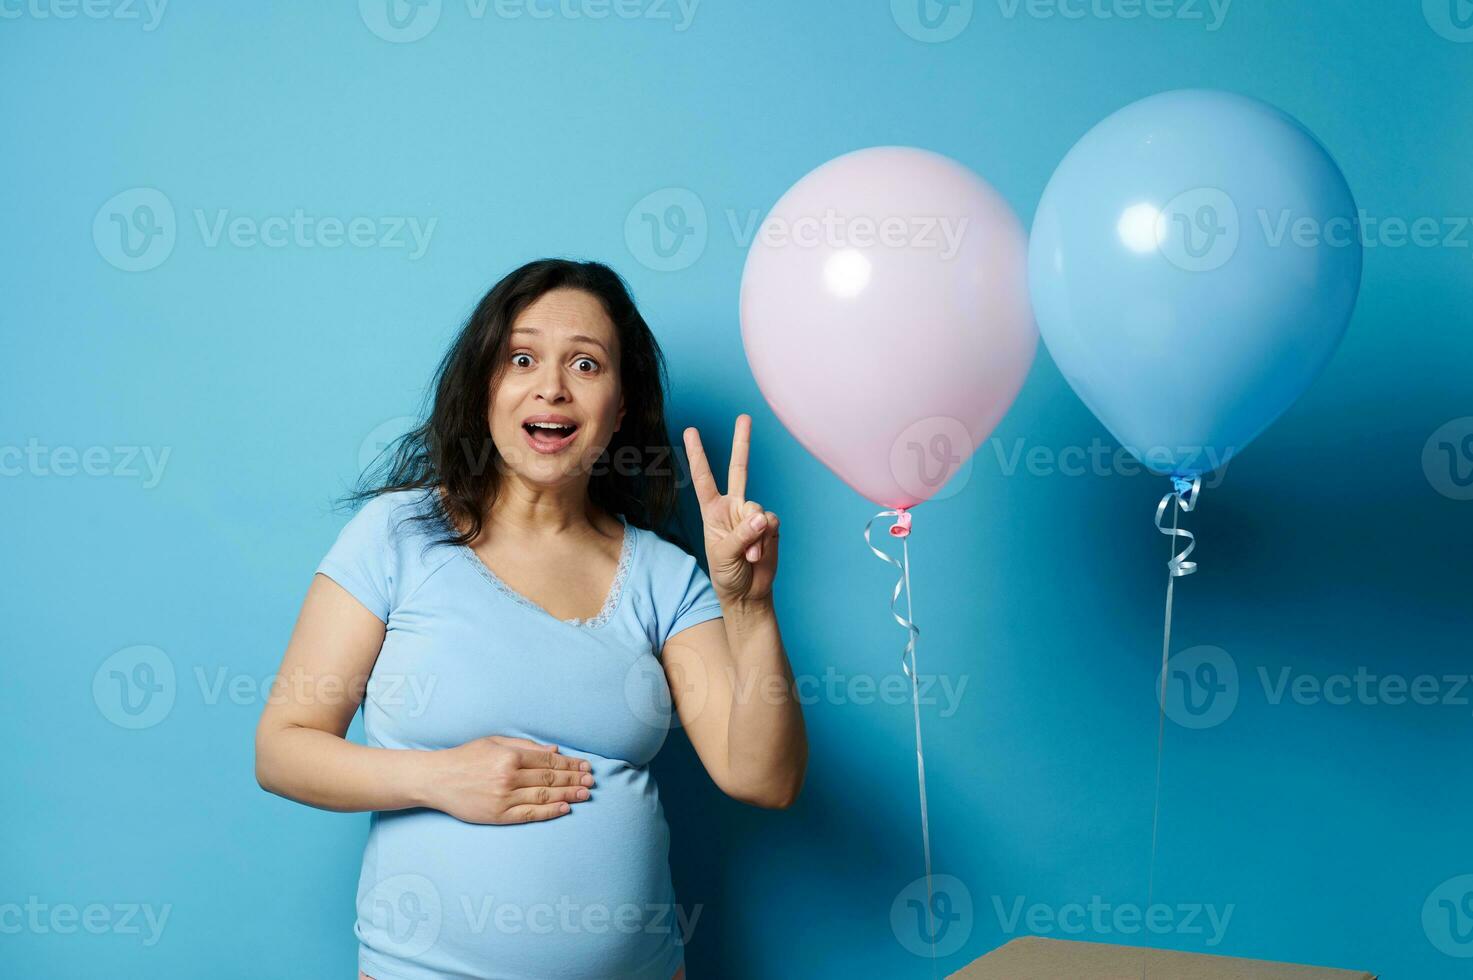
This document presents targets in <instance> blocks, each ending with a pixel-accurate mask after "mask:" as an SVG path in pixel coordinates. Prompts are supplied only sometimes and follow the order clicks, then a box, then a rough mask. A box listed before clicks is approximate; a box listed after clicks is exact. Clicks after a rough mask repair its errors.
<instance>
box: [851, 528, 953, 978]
mask: <svg viewBox="0 0 1473 980" xmlns="http://www.w3.org/2000/svg"><path fill="white" fill-rule="evenodd" d="M882 517H893V518H895V523H894V524H892V525H891V526H890V535H891V536H892V537H896V538H899V539H900V559H899V560H898V561H897V560H896V559H895V558H894V557H893V556H891V555H889V554H887V553H885V552H884V551H881V550H880V549H879V548H876V547H875V545H874V542H872V541H871V540H870V528H871V527H872V526H873V525H874V523H875V521H877V520H879V519H880V518H882ZM910 523H911V521H910V511H908V510H907V509H905V508H904V507H901V508H898V509H896V510H882V511H880V512H879V513H878V514H876V515H875V516H874V517H871V518H870V519H869V520H868V521H867V522H865V525H864V543H865V544H866V545H868V546H869V550H870V551H872V552H874V553H875V557H876V558H879V559H880V560H882V561H885V562H888V563H889V564H891V565H894V566H895V567H896V568H897V569H899V570H900V577H899V578H898V579H896V580H895V590H894V591H893V592H892V593H890V615H891V616H893V617H894V618H895V622H897V623H899V624H900V625H901V626H903V627H904V628H905V629H906V631H907V632H908V633H909V634H910V635H909V637H908V638H907V639H906V642H905V651H904V652H903V653H902V654H901V655H900V667H901V669H902V670H904V671H905V675H906V676H907V677H909V678H910V706H911V713H912V715H913V716H914V718H915V731H916V783H917V785H918V786H919V788H920V798H921V847H922V849H923V851H924V853H925V857H926V933H927V938H928V939H929V940H930V943H931V972H932V975H933V976H934V975H935V971H936V922H935V918H934V915H935V911H934V903H935V896H934V895H933V894H932V889H931V822H930V817H929V815H928V811H927V807H926V753H925V751H924V750H923V749H922V747H921V701H920V686H919V681H918V680H917V678H916V669H915V665H916V638H917V637H919V636H920V635H921V630H920V627H918V626H916V624H915V622H914V620H913V619H912V616H913V611H912V608H911V601H910V541H909V538H910ZM902 590H903V591H904V592H905V615H904V616H902V615H900V610H899V609H897V608H896V603H898V602H899V601H900V593H901V591H902Z"/></svg>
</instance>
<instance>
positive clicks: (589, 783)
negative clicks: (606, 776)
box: [581, 776, 593, 786]
mask: <svg viewBox="0 0 1473 980" xmlns="http://www.w3.org/2000/svg"><path fill="white" fill-rule="evenodd" d="M581 782H582V783H583V785H584V786H592V785H593V777H592V776H584V777H583V779H582V780H581Z"/></svg>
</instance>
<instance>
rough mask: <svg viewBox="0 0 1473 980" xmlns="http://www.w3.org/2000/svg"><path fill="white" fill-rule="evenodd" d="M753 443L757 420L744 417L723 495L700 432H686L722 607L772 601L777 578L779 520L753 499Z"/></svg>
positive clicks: (738, 422) (713, 581) (738, 424)
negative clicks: (749, 487)
mask: <svg viewBox="0 0 1473 980" xmlns="http://www.w3.org/2000/svg"><path fill="white" fill-rule="evenodd" d="M751 442H752V417H751V416H750V415H746V414H742V415H738V416H737V420H736V431H735V433H734V434H733V436H732V440H731V464H730V466H729V467H728V468H727V476H726V493H724V494H723V493H721V491H720V490H718V489H717V488H716V480H715V478H714V477H712V475H711V464H710V463H709V462H708V461H707V460H706V451H705V449H704V448H703V447H702V446H701V434H700V432H698V431H696V429H695V428H688V429H686V430H685V452H686V455H687V456H688V457H689V458H690V472H691V478H692V480H693V481H694V483H695V489H696V499H697V500H698V501H700V504H701V523H702V524H703V525H704V526H705V539H706V561H707V564H708V565H709V566H710V569H711V585H712V586H713V587H714V588H715V589H716V595H717V597H718V598H719V599H721V601H722V602H726V601H727V600H735V601H751V600H768V599H770V598H771V596H772V580H773V579H774V578H775V577H776V576H777V525H778V519H777V515H776V514H774V513H773V512H772V511H770V510H763V509H762V505H761V504H758V503H757V502H756V501H754V500H748V499H747V456H748V453H749V451H750V449H751Z"/></svg>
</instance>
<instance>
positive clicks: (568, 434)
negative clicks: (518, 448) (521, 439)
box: [522, 420, 578, 453]
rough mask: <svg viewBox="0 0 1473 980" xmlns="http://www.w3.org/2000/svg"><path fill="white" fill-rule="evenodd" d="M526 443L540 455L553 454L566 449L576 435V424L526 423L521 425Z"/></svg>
mask: <svg viewBox="0 0 1473 980" xmlns="http://www.w3.org/2000/svg"><path fill="white" fill-rule="evenodd" d="M522 431H523V432H525V433H526V434H527V442H528V443H530V444H531V446H532V448H533V449H535V450H537V451H538V452H540V453H555V452H558V451H559V450H561V449H564V448H566V447H567V446H568V445H570V444H571V443H572V441H573V437H574V436H575V435H577V434H578V424H577V423H576V422H571V421H564V420H558V421H542V420H538V421H527V422H523V423H522Z"/></svg>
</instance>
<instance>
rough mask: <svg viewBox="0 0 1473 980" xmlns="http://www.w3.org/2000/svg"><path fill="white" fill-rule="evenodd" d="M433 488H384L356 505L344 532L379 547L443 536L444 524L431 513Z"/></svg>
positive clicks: (425, 541)
mask: <svg viewBox="0 0 1473 980" xmlns="http://www.w3.org/2000/svg"><path fill="white" fill-rule="evenodd" d="M432 493H433V491H432V490H425V489H410V490H384V491H380V492H378V493H376V494H374V495H373V496H372V497H369V498H368V499H367V500H365V501H363V503H362V504H361V505H360V506H359V508H358V510H357V512H356V513H354V514H353V516H352V517H351V518H349V520H348V522H347V524H346V526H345V527H344V529H343V530H344V533H345V534H348V535H351V536H353V537H356V538H358V539H359V540H363V541H373V542H375V543H377V544H379V545H381V546H388V547H394V546H402V545H404V544H406V543H408V542H411V541H419V542H421V543H432V542H433V541H434V540H435V539H437V538H439V537H443V536H444V535H443V530H442V528H443V524H442V522H441V521H439V520H437V519H436V518H437V515H436V514H435V513H434V502H433V499H432V496H431V494H432Z"/></svg>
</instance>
